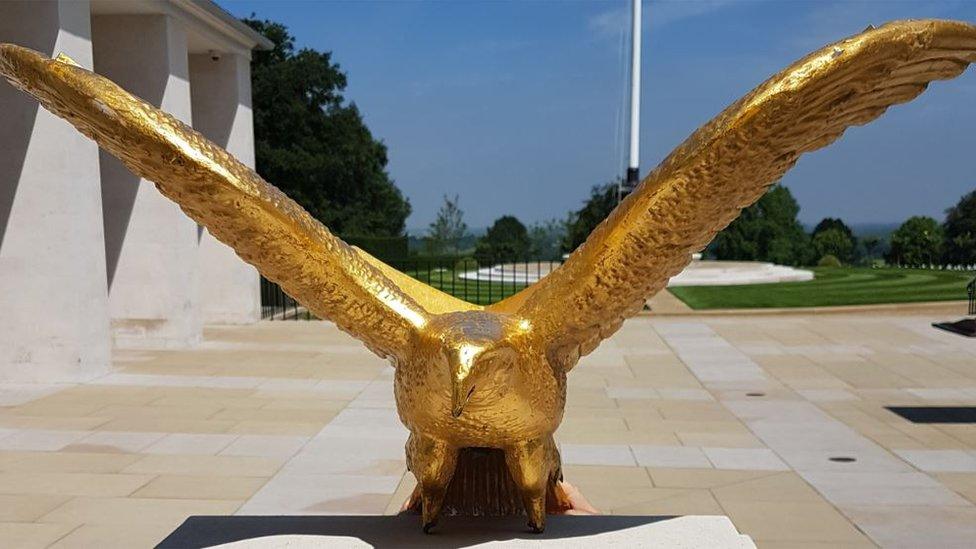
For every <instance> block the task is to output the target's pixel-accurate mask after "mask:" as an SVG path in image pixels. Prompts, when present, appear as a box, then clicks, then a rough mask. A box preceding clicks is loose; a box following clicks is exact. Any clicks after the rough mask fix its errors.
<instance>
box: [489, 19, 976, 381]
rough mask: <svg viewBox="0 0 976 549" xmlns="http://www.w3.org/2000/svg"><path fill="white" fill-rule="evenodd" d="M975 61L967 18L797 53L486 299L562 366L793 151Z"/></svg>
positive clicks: (893, 27) (656, 286) (829, 138)
mask: <svg viewBox="0 0 976 549" xmlns="http://www.w3.org/2000/svg"><path fill="white" fill-rule="evenodd" d="M974 61H976V26H973V25H969V24H966V23H960V22H953V21H936V20H928V21H897V22H892V23H889V24H887V25H884V26H882V27H880V28H877V29H871V30H867V31H865V32H864V33H861V34H859V35H856V36H853V37H851V38H848V39H846V40H842V41H840V42H837V43H835V44H832V45H829V46H827V47H825V48H823V49H821V50H820V51H817V52H815V53H813V54H811V55H809V56H807V57H805V58H803V59H801V60H800V61H798V62H796V63H794V64H793V65H791V66H790V67H788V68H786V69H785V70H783V71H782V72H780V73H779V74H777V75H775V76H773V77H772V78H770V79H769V80H767V81H766V82H765V83H763V84H762V85H760V86H759V87H757V88H756V89H755V90H753V91H752V92H750V93H749V94H748V95H746V96H745V97H743V98H742V99H740V100H739V101H737V102H735V103H734V104H732V105H731V106H729V107H728V108H727V109H725V111H723V112H722V113H721V114H719V115H718V116H717V117H716V118H715V119H713V120H712V121H710V122H709V123H707V124H705V125H704V126H702V127H701V128H700V129H699V130H697V131H696V132H695V133H693V134H692V135H691V137H689V138H688V139H687V140H686V141H685V142H684V143H683V144H681V145H680V146H679V147H678V148H677V149H675V150H674V151H673V152H672V153H671V154H670V155H669V156H668V157H667V158H666V159H665V160H664V161H663V162H662V163H661V164H660V165H659V166H658V167H657V168H656V169H655V170H654V171H652V172H651V173H650V174H649V175H648V176H647V177H646V178H645V179H644V181H643V182H642V183H641V184H640V186H638V187H637V189H636V190H635V191H634V192H633V193H632V194H631V195H630V196H628V197H627V198H626V199H625V200H624V201H623V202H621V204H620V205H619V206H618V207H617V208H616V209H615V210H614V211H613V212H612V213H611V214H610V216H609V217H608V218H607V219H606V220H605V221H604V222H603V223H601V224H600V225H599V226H598V227H597V228H596V229H595V230H594V231H593V233H592V234H590V236H589V238H588V239H587V240H586V242H585V243H584V244H583V245H581V246H580V247H579V248H577V250H576V251H575V252H574V253H573V254H572V255H571V256H570V257H569V259H568V260H567V261H566V262H565V263H564V264H563V265H562V266H561V267H560V268H559V269H557V270H555V271H553V272H552V273H550V274H549V275H548V276H547V277H546V278H544V279H542V280H540V281H539V282H537V283H536V284H534V285H532V286H530V287H528V288H526V289H524V290H523V291H522V292H521V293H519V294H516V295H514V296H512V297H511V298H509V299H507V300H505V301H502V302H499V303H497V304H495V305H493V306H491V307H489V308H488V310H490V311H496V312H504V313H514V314H517V315H520V316H522V317H523V318H525V319H527V320H528V321H529V322H531V324H532V326H533V328H532V329H533V331H534V332H535V333H536V334H537V337H539V338H540V339H541V340H543V341H545V342H546V345H547V347H546V348H547V352H548V354H549V358H550V360H551V361H552V362H554V363H556V364H560V365H562V367H564V368H571V367H572V366H573V365H575V364H576V362H577V360H578V359H579V357H580V356H582V355H585V354H587V353H589V352H590V351H592V350H593V349H594V348H596V346H597V345H598V344H599V343H600V341H601V340H603V339H605V338H607V337H609V336H610V335H611V334H613V333H614V332H615V331H616V330H617V329H618V328H619V327H620V325H621V323H622V322H623V321H624V319H625V318H627V317H628V316H631V315H633V314H635V313H636V312H638V311H639V310H640V309H641V308H642V306H643V304H644V302H645V300H646V299H647V298H648V297H650V296H651V295H653V294H654V293H656V292H657V291H659V290H661V289H662V288H664V287H665V286H666V285H667V282H668V279H669V278H671V277H672V276H674V275H676V274H678V273H679V272H681V270H682V269H684V267H685V266H686V265H687V264H688V263H689V262H690V261H691V255H692V253H694V252H698V251H700V250H702V249H703V248H704V247H705V246H706V245H707V244H708V243H709V242H710V241H711V240H712V238H713V237H714V236H715V234H716V233H718V232H719V231H720V230H722V229H723V228H724V227H726V226H727V225H728V224H729V223H730V222H731V221H732V220H733V219H735V218H736V217H737V216H738V215H739V213H740V211H741V210H742V209H743V208H745V207H747V206H749V205H750V204H752V203H753V202H755V201H756V200H758V199H759V198H760V197H761V196H762V194H763V193H764V192H765V191H766V189H767V188H768V187H769V186H770V185H771V184H773V183H775V182H776V181H778V180H779V179H780V178H781V177H782V176H783V174H784V173H785V172H786V171H787V170H789V169H790V168H791V167H792V166H793V165H794V163H796V161H797V159H798V158H799V157H800V155H801V154H803V153H805V152H808V151H813V150H816V149H819V148H821V147H824V146H826V145H828V144H830V143H832V142H833V141H834V140H836V139H837V138H838V137H840V136H841V134H843V132H844V130H845V129H846V128H847V127H849V126H856V125H862V124H866V123H868V122H870V121H871V120H874V119H875V118H877V117H878V116H880V115H881V114H882V113H883V112H884V111H885V110H886V109H887V108H888V107H889V106H891V105H895V104H898V103H904V102H907V101H910V100H912V99H914V98H915V97H917V96H918V95H919V94H921V93H922V92H923V91H924V90H925V88H926V86H927V85H928V83H929V82H930V81H933V80H942V79H948V78H953V77H955V76H958V75H959V74H961V73H962V72H963V71H964V70H965V69H966V67H967V66H968V65H969V63H972V62H974Z"/></svg>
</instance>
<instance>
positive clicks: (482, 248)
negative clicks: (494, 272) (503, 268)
mask: <svg viewBox="0 0 976 549" xmlns="http://www.w3.org/2000/svg"><path fill="white" fill-rule="evenodd" d="M530 249H531V242H530V240H529V231H528V229H526V228H525V225H523V224H522V222H521V221H519V220H518V219H517V218H515V217H514V216H511V215H505V216H502V217H499V218H498V219H496V220H495V222H494V223H493V224H492V225H491V227H489V228H488V232H486V233H485V236H483V237H481V239H480V240H479V241H478V246H477V247H476V248H475V252H474V257H475V259H477V260H478V263H480V264H482V265H487V264H489V263H492V262H496V261H512V260H525V259H528V256H529V251H530Z"/></svg>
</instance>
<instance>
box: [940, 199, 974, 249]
mask: <svg viewBox="0 0 976 549" xmlns="http://www.w3.org/2000/svg"><path fill="white" fill-rule="evenodd" d="M944 229H945V256H944V258H943V260H944V262H945V263H949V264H952V265H972V264H974V263H976V191H972V192H971V193H969V194H967V195H966V196H963V197H962V198H961V199H959V202H958V203H957V204H956V205H955V206H953V207H951V208H949V209H948V210H946V220H945V225H944Z"/></svg>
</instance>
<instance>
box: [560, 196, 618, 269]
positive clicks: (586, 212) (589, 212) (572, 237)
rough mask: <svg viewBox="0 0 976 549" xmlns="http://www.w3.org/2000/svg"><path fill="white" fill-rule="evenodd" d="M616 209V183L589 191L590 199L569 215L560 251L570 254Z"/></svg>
mask: <svg viewBox="0 0 976 549" xmlns="http://www.w3.org/2000/svg"><path fill="white" fill-rule="evenodd" d="M616 207H617V183H616V182H611V183H605V184H603V185H597V186H594V187H593V188H592V189H590V198H589V199H587V201H586V203H585V204H584V205H583V207H582V208H580V209H579V210H577V211H575V212H571V213H570V214H569V219H568V220H567V222H566V235H565V236H564V237H563V243H562V251H563V252H572V251H573V250H575V249H576V248H578V247H579V245H580V244H582V243H583V242H585V241H586V237H588V236H590V233H591V232H593V229H595V228H596V226H597V225H599V224H600V223H601V222H602V221H603V220H604V219H606V218H607V216H608V215H610V212H612V211H613V209H614V208H616Z"/></svg>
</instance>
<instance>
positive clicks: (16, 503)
mask: <svg viewBox="0 0 976 549" xmlns="http://www.w3.org/2000/svg"><path fill="white" fill-rule="evenodd" d="M69 499H71V497H70V496H65V495H58V494H0V522H33V521H36V520H38V519H39V518H41V517H42V516H44V515H45V514H47V513H49V512H51V511H52V510H53V509H57V508H58V507H59V506H61V505H62V504H64V503H65V502H66V501H68V500H69Z"/></svg>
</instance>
